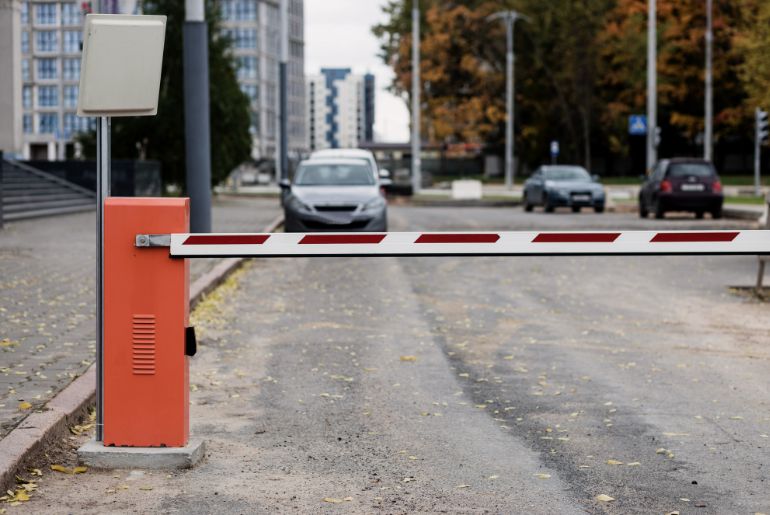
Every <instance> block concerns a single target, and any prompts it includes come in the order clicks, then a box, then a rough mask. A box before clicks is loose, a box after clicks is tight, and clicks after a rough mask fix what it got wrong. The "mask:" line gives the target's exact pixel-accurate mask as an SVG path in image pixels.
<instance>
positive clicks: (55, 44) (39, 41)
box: [35, 30, 59, 52]
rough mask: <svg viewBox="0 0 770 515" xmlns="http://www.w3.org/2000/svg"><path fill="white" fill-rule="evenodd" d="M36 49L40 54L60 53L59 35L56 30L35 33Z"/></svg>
mask: <svg viewBox="0 0 770 515" xmlns="http://www.w3.org/2000/svg"><path fill="white" fill-rule="evenodd" d="M35 49H36V50H37V51H38V52H58V51H59V33H58V32H56V31H54V30H41V31H39V32H35Z"/></svg>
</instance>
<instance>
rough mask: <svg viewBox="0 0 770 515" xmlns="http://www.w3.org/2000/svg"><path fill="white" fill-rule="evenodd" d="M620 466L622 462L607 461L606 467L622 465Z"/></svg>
mask: <svg viewBox="0 0 770 515" xmlns="http://www.w3.org/2000/svg"><path fill="white" fill-rule="evenodd" d="M622 464H623V462H622V461H618V460H607V465H622Z"/></svg>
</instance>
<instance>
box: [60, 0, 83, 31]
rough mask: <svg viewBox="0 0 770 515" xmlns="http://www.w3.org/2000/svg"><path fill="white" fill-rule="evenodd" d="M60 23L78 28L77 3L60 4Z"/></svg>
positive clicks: (79, 20)
mask: <svg viewBox="0 0 770 515" xmlns="http://www.w3.org/2000/svg"><path fill="white" fill-rule="evenodd" d="M61 23H62V25H73V26H80V24H81V19H80V9H78V4H77V3H71V4H62V6H61Z"/></svg>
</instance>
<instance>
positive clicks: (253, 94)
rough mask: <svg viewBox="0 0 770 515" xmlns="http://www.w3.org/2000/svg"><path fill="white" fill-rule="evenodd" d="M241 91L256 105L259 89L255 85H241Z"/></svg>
mask: <svg viewBox="0 0 770 515" xmlns="http://www.w3.org/2000/svg"><path fill="white" fill-rule="evenodd" d="M241 91H243V93H244V95H246V96H247V97H249V101H250V102H251V103H252V104H256V103H257V101H258V100H259V87H258V86H256V85H255V84H241Z"/></svg>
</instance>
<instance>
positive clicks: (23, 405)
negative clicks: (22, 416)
mask: <svg viewBox="0 0 770 515" xmlns="http://www.w3.org/2000/svg"><path fill="white" fill-rule="evenodd" d="M31 407H32V404H30V403H28V402H27V401H24V402H20V403H19V409H20V410H27V409H29V408H31Z"/></svg>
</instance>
